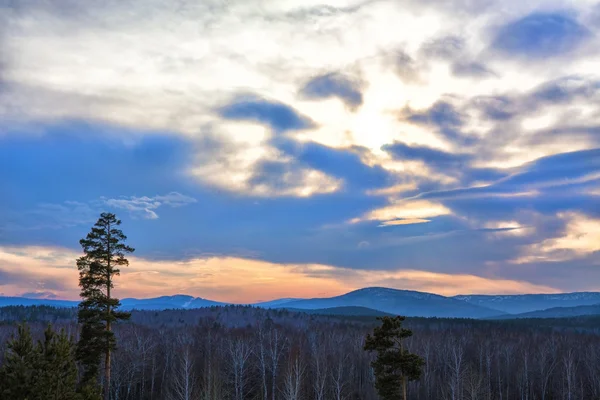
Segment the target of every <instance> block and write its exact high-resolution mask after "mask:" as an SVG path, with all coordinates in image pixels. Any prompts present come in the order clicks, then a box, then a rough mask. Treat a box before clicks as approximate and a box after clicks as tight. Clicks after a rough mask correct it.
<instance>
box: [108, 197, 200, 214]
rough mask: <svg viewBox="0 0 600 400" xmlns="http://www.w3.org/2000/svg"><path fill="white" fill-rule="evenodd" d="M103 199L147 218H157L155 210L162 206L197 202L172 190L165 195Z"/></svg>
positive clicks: (113, 206)
mask: <svg viewBox="0 0 600 400" xmlns="http://www.w3.org/2000/svg"><path fill="white" fill-rule="evenodd" d="M101 201H102V203H104V204H105V205H106V206H108V207H111V208H117V209H122V210H127V211H129V212H130V214H131V215H134V216H136V215H140V216H141V217H142V218H146V219H157V218H158V214H157V213H156V212H155V210H156V209H158V208H159V207H161V206H169V207H182V206H185V205H188V204H191V203H196V202H197V200H196V199H194V198H192V197H189V196H185V195H183V194H181V193H177V192H171V193H169V194H167V195H164V196H154V197H147V196H142V197H136V196H130V197H123V198H118V199H102V200H101Z"/></svg>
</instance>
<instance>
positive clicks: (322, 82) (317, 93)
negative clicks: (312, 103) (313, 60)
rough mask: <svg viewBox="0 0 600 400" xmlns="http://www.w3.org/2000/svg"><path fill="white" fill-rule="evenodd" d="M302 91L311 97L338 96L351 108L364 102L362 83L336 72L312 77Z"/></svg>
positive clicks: (325, 97)
mask: <svg viewBox="0 0 600 400" xmlns="http://www.w3.org/2000/svg"><path fill="white" fill-rule="evenodd" d="M300 93H301V94H302V95H303V96H305V97H307V98H309V99H327V98H330V97H338V98H339V99H341V100H342V101H343V102H344V103H345V104H346V105H347V106H348V107H350V108H356V107H358V106H360V105H361V104H362V102H363V96H362V93H361V91H360V85H359V84H358V83H357V82H355V81H352V80H351V79H349V78H347V77H346V76H344V75H342V74H339V73H334V72H331V73H328V74H325V75H321V76H316V77H314V78H312V79H311V80H310V81H308V82H307V83H306V85H305V86H304V87H303V88H302V89H301V91H300Z"/></svg>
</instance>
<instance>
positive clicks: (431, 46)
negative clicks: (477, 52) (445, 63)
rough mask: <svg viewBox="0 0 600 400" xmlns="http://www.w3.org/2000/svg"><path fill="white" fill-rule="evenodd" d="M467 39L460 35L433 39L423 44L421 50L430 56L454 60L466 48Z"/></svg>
mask: <svg viewBox="0 0 600 400" xmlns="http://www.w3.org/2000/svg"><path fill="white" fill-rule="evenodd" d="M465 46H466V45H465V40H464V39H463V38H461V37H459V36H445V37H441V38H436V39H433V40H431V41H429V42H427V43H425V44H424V45H423V47H422V48H421V51H422V52H423V54H425V56H427V57H428V58H434V59H442V60H453V59H455V58H456V57H458V56H459V55H460V54H461V53H462V52H463V50H464V49H465Z"/></svg>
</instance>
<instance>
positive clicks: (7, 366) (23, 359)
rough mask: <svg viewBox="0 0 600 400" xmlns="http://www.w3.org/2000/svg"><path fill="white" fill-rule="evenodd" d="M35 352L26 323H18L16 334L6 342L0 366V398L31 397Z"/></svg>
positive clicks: (16, 398)
mask: <svg viewBox="0 0 600 400" xmlns="http://www.w3.org/2000/svg"><path fill="white" fill-rule="evenodd" d="M37 356H38V354H37V352H36V351H35V348H34V345H33V340H32V338H31V331H30V329H29V326H27V325H24V324H23V325H19V327H18V331H17V336H16V337H14V336H13V337H12V338H11V340H10V341H9V342H8V343H7V349H6V353H5V356H4V364H3V365H2V368H0V399H11V400H29V399H32V398H33V394H34V391H33V387H34V382H35V379H36V378H37V376H36V365H37Z"/></svg>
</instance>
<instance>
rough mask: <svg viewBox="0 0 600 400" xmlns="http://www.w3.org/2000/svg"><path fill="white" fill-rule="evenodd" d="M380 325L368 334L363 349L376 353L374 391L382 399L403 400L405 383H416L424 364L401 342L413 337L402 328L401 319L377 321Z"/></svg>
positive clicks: (373, 363)
mask: <svg viewBox="0 0 600 400" xmlns="http://www.w3.org/2000/svg"><path fill="white" fill-rule="evenodd" d="M377 319H378V320H380V321H381V322H382V324H381V326H378V327H375V329H374V330H373V335H371V334H368V335H367V338H366V340H365V347H364V348H365V350H366V351H375V352H377V358H376V359H375V361H373V362H372V363H371V366H372V367H373V372H374V373H375V388H376V389H377V392H378V393H379V396H380V397H381V398H382V399H383V400H400V399H403V400H406V383H407V381H413V380H418V379H419V378H420V377H421V368H422V367H423V365H424V364H425V361H424V360H423V359H422V358H421V357H419V356H418V355H416V354H411V353H409V352H408V350H406V348H405V346H404V343H403V340H404V339H406V338H408V337H410V336H412V331H411V330H409V329H406V328H402V322H403V321H404V317H401V316H397V317H393V318H392V317H383V318H377Z"/></svg>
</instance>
